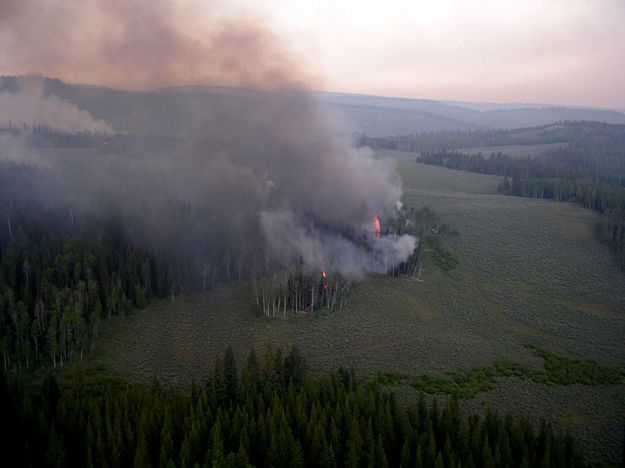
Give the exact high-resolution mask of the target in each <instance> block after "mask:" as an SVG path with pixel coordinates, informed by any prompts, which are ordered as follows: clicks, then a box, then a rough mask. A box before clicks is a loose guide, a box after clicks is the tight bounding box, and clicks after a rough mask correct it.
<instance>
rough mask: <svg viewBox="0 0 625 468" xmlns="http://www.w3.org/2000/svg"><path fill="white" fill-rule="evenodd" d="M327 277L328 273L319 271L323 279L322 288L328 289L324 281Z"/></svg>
mask: <svg viewBox="0 0 625 468" xmlns="http://www.w3.org/2000/svg"><path fill="white" fill-rule="evenodd" d="M327 277H328V275H327V274H326V272H325V271H322V272H321V278H322V281H323V289H328V282H327V281H326V279H327Z"/></svg>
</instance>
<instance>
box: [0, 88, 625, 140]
mask: <svg viewBox="0 0 625 468" xmlns="http://www.w3.org/2000/svg"><path fill="white" fill-rule="evenodd" d="M3 82H6V83H8V81H7V80H3ZM6 83H4V84H6ZM4 84H3V83H0V91H1V90H2V89H3V87H4V89H6V90H12V89H11V87H10V86H9V87H7V86H4ZM45 87H46V90H47V92H52V93H54V94H57V95H58V96H60V97H62V98H64V99H67V100H69V101H71V102H73V103H75V104H76V105H77V106H78V107H79V108H80V109H83V110H86V111H88V112H89V113H90V114H91V115H92V116H93V117H94V118H96V119H103V120H105V121H106V122H108V123H109V124H110V125H112V126H113V127H114V128H115V129H117V130H123V131H128V132H141V133H145V132H154V133H168V134H172V133H176V134H177V133H180V132H184V131H185V129H188V128H190V127H189V126H191V127H193V126H197V125H203V126H204V127H209V128H214V129H215V132H216V133H217V134H220V135H221V136H223V135H222V134H221V133H220V132H223V131H225V129H220V120H221V119H220V117H219V114H220V112H222V111H223V109H228V111H229V112H232V111H236V110H237V109H238V108H239V107H240V108H241V109H242V108H244V107H245V106H244V105H243V104H244V103H245V101H246V100H248V99H263V97H262V96H263V93H262V92H259V91H251V90H245V89H239V88H220V87H204V86H194V87H179V88H166V89H159V90H154V91H145V92H138V91H122V90H115V89H110V88H103V87H97V86H84V85H73V84H68V83H64V82H62V81H60V80H56V79H46V80H45ZM313 96H314V98H315V99H316V100H317V102H318V103H319V108H320V110H321V111H322V112H323V113H325V114H327V115H328V116H330V117H331V118H332V119H334V120H336V121H338V122H346V123H347V124H348V128H349V130H350V131H353V132H356V133H366V134H367V135H370V136H388V135H398V134H404V135H405V134H414V133H421V132H430V131H437V130H466V129H474V128H496V129H502V128H519V127H533V126H539V125H546V124H550V123H553V122H558V121H565V120H587V121H601V122H607V123H616V124H625V113H623V112H619V111H613V110H601V109H587V108H574V107H557V106H545V107H540V105H538V104H528V105H527V107H521V105H519V104H513V105H510V108H505V107H502V105H497V104H487V103H466V104H465V103H456V102H453V103H452V102H443V101H432V100H426V99H406V98H391V97H381V96H369V95H362V94H345V93H331V92H317V93H314V95H313ZM146 110H147V111H148V113H149V115H151V119H149V122H146V119H145V118H143V117H144V116H145V114H146ZM139 116H141V117H142V118H138V117H139Z"/></svg>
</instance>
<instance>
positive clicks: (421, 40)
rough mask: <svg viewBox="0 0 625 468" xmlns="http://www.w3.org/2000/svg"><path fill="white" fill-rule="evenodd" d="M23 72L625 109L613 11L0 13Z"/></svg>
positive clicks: (251, 2) (369, 5)
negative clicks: (295, 86) (304, 85)
mask: <svg viewBox="0 0 625 468" xmlns="http://www.w3.org/2000/svg"><path fill="white" fill-rule="evenodd" d="M293 55H295V57H296V58H295V59H294V60H293ZM28 72H40V73H42V74H45V75H51V76H56V77H59V78H62V79H67V80H68V81H78V82H86V83H95V84H104V85H108V86H121V87H129V88H145V87H156V86H165V85H176V84H230V85H241V86H259V87H272V86H273V87H280V86H282V85H283V84H289V83H291V84H297V83H305V84H306V87H307V88H308V89H310V88H321V89H326V90H334V91H346V92H356V93H370V94H381V95H389V96H406V97H418V98H431V99H447V100H465V101H493V102H540V103H556V104H571V105H589V106H603V107H612V108H620V109H625V0H515V1H512V0H427V1H426V0H377V1H374V0H127V1H126V0H80V1H70V0H0V73H18V74H19V73H28ZM311 76H312V77H313V78H312V79H310V77H311ZM285 78H288V79H285Z"/></svg>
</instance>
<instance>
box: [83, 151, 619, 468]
mask: <svg viewBox="0 0 625 468" xmlns="http://www.w3.org/2000/svg"><path fill="white" fill-rule="evenodd" d="M380 155H381V156H390V157H393V158H395V159H396V160H397V164H398V169H399V172H400V173H401V175H402V177H403V180H404V186H405V188H404V201H405V203H406V204H407V205H408V206H415V207H417V208H420V207H423V206H429V207H430V208H432V209H434V210H435V211H436V213H437V214H438V215H439V216H440V217H441V219H442V221H444V222H445V223H447V224H450V225H451V227H452V228H454V229H457V231H458V233H459V234H458V235H457V236H451V237H445V238H444V239H443V241H444V243H445V245H446V247H447V249H448V250H449V251H450V252H451V253H452V255H453V256H454V257H455V258H457V259H458V261H459V263H458V266H457V267H456V268H454V269H452V270H451V271H449V272H444V271H443V270H441V269H440V268H438V267H437V266H435V265H434V263H433V262H431V261H430V262H428V261H427V259H426V264H425V271H424V275H423V282H417V281H413V280H408V279H401V278H391V277H373V278H370V279H369V280H368V281H365V282H363V283H360V284H357V285H354V287H353V288H352V290H351V293H350V305H349V307H348V308H347V309H346V310H344V311H343V312H340V313H333V314H328V315H322V316H298V317H291V318H287V319H286V320H283V319H275V320H267V319H260V318H256V317H254V315H253V314H252V311H251V309H250V307H249V301H248V300H247V297H248V289H247V286H246V285H242V284H230V285H221V286H219V287H218V288H216V289H215V290H214V291H212V292H211V293H210V294H206V295H201V296H192V297H180V298H176V301H175V303H173V304H172V303H171V302H169V301H160V302H155V303H153V304H151V305H150V306H149V307H148V308H147V309H146V310H143V311H139V312H137V313H135V314H133V315H131V316H129V317H117V318H114V319H112V320H110V321H109V322H108V323H107V326H106V330H105V331H104V333H103V337H102V339H101V340H100V341H99V344H98V347H97V350H96V353H95V354H94V355H93V356H92V358H91V359H90V367H91V369H93V370H94V371H97V372H98V373H103V374H107V375H115V376H125V377H131V378H133V379H137V380H146V379H149V378H150V377H151V376H154V375H155V376H157V377H159V378H160V379H162V380H163V381H166V382H177V383H181V384H185V383H188V382H189V380H190V379H196V380H198V381H201V380H202V379H203V376H204V375H205V373H206V370H207V369H208V368H210V367H211V366H212V360H213V356H214V355H215V353H218V352H222V351H223V350H224V348H225V347H226V346H227V345H228V344H232V345H233V346H234V347H235V349H236V350H238V352H239V353H240V354H241V355H242V354H244V353H246V352H247V351H248V350H249V348H250V346H251V345H254V346H255V347H256V348H262V347H263V346H264V345H265V344H267V343H272V344H274V345H281V346H282V347H283V348H284V347H287V346H290V345H291V344H293V343H296V344H297V345H298V346H299V347H300V349H301V350H302V352H303V354H304V355H305V356H306V357H307V359H308V361H309V364H310V366H311V367H312V368H313V370H314V371H318V372H321V371H323V370H327V369H331V368H335V367H337V366H340V365H343V366H349V367H354V368H356V369H357V370H359V371H361V372H363V373H374V372H378V371H379V372H389V371H393V372H403V373H406V374H408V375H411V376H418V375H420V374H424V373H428V374H434V375H441V374H444V373H445V372H447V371H454V372H468V371H470V370H471V369H473V368H475V367H479V366H488V365H492V364H494V363H497V362H501V361H507V362H513V363H518V364H521V365H523V366H525V367H527V368H536V369H537V368H539V367H540V366H541V365H542V360H541V359H540V358H538V357H537V356H536V355H535V354H534V353H532V352H531V350H529V349H528V348H527V345H534V346H537V347H539V348H543V349H547V350H551V351H555V352H558V353H560V354H562V355H567V356H570V357H576V358H584V359H594V360H596V361H598V362H600V363H602V364H610V365H613V366H618V367H620V368H625V275H623V274H622V273H621V272H619V270H618V269H617V267H616V265H615V264H614V260H613V257H612V255H611V253H610V251H609V250H608V249H607V247H604V246H602V245H600V244H599V243H598V242H597V241H595V240H594V239H593V237H592V225H593V223H594V221H595V219H596V214H595V213H593V212H591V211H587V210H583V209H581V208H579V207H577V206H573V205H568V204H557V203H553V202H548V201H543V200H537V199H525V198H515V197H506V196H502V195H498V194H497V193H496V188H497V184H498V182H499V178H498V177H494V176H484V175H480V174H473V173H466V172H459V171H453V170H449V169H444V168H439V167H434V166H427V165H421V164H417V163H415V162H414V158H415V155H414V153H396V152H391V151H384V152H381V154H380ZM426 254H427V253H426ZM498 382H499V385H498V386H497V387H496V388H494V389H491V390H488V391H485V392H482V393H478V394H477V395H476V396H475V397H473V398H471V399H468V400H466V401H465V402H464V405H465V406H467V407H469V408H471V409H475V410H480V411H481V410H482V409H483V408H485V407H487V406H492V407H493V408H496V409H498V410H500V411H505V410H508V409H510V410H513V411H514V412H516V413H520V412H528V413H530V414H531V416H532V418H533V419H539V418H540V417H545V418H547V419H550V420H553V421H554V422H555V423H556V427H559V428H563V427H570V428H571V429H572V431H573V432H574V433H575V434H576V435H577V436H578V437H579V438H580V439H581V440H582V442H583V446H584V448H585V449H586V451H587V452H588V453H589V454H591V455H593V456H594V457H597V458H603V459H607V460H611V461H613V462H614V461H617V460H619V457H620V448H621V444H622V439H623V426H624V423H625V420H624V419H623V418H624V416H623V415H625V398H624V397H623V395H625V385H622V384H621V385H611V386H597V387H595V386H584V385H577V384H576V385H572V386H557V385H546V384H539V383H535V382H530V381H524V380H520V379H517V378H514V377H508V378H501V379H499V380H498ZM407 391H408V392H410V391H412V392H415V391H414V390H412V389H410V390H407Z"/></svg>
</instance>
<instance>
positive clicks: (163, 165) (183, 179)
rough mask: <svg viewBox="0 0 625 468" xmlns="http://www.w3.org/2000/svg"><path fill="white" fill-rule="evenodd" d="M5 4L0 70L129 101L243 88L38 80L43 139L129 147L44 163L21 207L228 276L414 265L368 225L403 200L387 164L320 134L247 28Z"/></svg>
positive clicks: (100, 9)
mask: <svg viewBox="0 0 625 468" xmlns="http://www.w3.org/2000/svg"><path fill="white" fill-rule="evenodd" d="M0 1H1V3H0V5H2V9H3V13H4V14H3V15H1V17H2V19H1V20H0V31H1V32H0V43H1V44H3V45H0V53H1V54H2V55H1V56H2V57H3V58H0V70H1V69H5V70H6V68H7V67H12V70H17V71H26V70H28V69H33V68H34V69H36V70H37V71H40V72H43V73H45V74H49V75H50V74H53V75H57V76H60V77H61V78H65V79H71V80H76V81H81V82H89V83H96V84H100V85H102V84H104V85H111V86H118V87H122V88H126V89H128V88H146V87H152V86H163V85H168V86H175V85H184V84H190V83H194V84H213V85H214V84H218V85H229V86H245V87H247V88H251V89H248V90H243V89H223V88H222V89H219V88H197V87H193V88H177V89H164V90H156V91H149V92H141V93H122V92H119V91H113V90H107V89H98V88H96V89H94V88H85V87H81V88H71V87H62V86H61V87H59V86H57V87H56V88H55V87H54V86H52V85H53V84H54V83H53V82H47V83H48V86H47V88H46V90H45V91H44V92H42V93H40V94H37V96H38V98H37V99H39V100H40V101H41V100H43V101H52V102H55V103H57V104H59V113H58V116H57V118H58V120H56V121H55V120H54V118H55V117H54V115H53V116H52V117H51V119H52V121H50V119H48V120H47V121H46V123H47V124H48V125H50V126H52V127H57V128H78V127H80V128H85V129H91V130H101V129H103V128H104V127H103V126H107V127H108V128H111V129H113V130H114V131H116V132H129V134H126V133H124V134H121V135H120V134H117V135H111V136H110V138H108V137H106V138H104V137H103V138H102V139H97V138H96V139H94V141H96V144H94V145H92V147H91V148H89V149H85V150H84V151H68V150H65V149H63V148H57V149H54V150H46V151H39V153H38V156H39V158H40V160H41V164H42V165H43V166H45V167H48V168H50V167H52V168H53V169H52V170H50V169H47V170H46V172H45V177H46V180H45V182H41V181H38V182H37V183H33V184H31V186H30V190H31V193H30V196H31V197H33V198H36V199H38V200H42V201H45V202H46V203H51V204H54V205H55V206H78V207H79V208H81V209H84V210H85V211H87V212H89V211H93V210H97V211H98V212H102V211H104V212H111V213H114V214H115V215H116V216H119V217H122V218H123V219H125V220H126V223H127V224H128V226H129V231H131V232H133V233H134V234H133V235H135V236H137V237H140V238H141V239H142V240H145V241H147V242H151V243H155V244H157V245H161V246H165V247H167V248H175V249H178V250H185V251H186V252H187V253H189V254H190V255H191V256H192V257H193V258H194V260H195V261H196V262H197V263H198V268H199V269H204V270H206V268H207V266H208V267H210V268H212V269H213V271H215V269H219V271H220V272H221V273H220V274H224V275H225V273H224V272H225V271H227V276H229V277H230V276H231V270H234V269H237V268H238V270H239V275H241V269H243V270H246V269H253V270H256V271H257V270H258V269H259V268H261V269H262V268H263V265H265V266H266V265H268V264H269V263H273V264H278V265H282V266H284V267H287V268H288V265H293V264H298V265H299V266H300V267H302V268H303V270H304V271H305V272H307V273H310V274H319V272H320V271H328V272H337V273H340V274H341V275H343V276H344V277H347V278H359V277H362V275H363V274H364V273H365V272H368V271H374V272H383V271H386V270H388V269H390V268H392V267H393V266H395V265H397V264H398V263H400V262H402V261H404V260H406V259H407V258H408V257H409V256H410V254H411V253H412V252H413V250H414V248H415V244H416V239H414V238H413V237H411V236H401V237H398V236H382V237H381V238H380V239H377V237H376V232H375V225H374V222H373V221H374V219H375V217H376V216H380V217H381V218H382V220H385V219H389V218H391V217H393V216H394V215H395V213H396V210H397V208H396V206H397V202H398V200H399V199H400V196H401V190H400V182H399V179H398V177H397V175H396V174H395V171H394V168H393V165H392V164H391V163H390V162H389V161H385V160H379V159H375V158H374V157H373V155H372V154H371V153H370V152H369V151H368V150H365V149H354V148H351V147H350V141H349V139H347V138H344V137H341V136H337V135H340V132H336V131H334V129H331V128H329V127H328V124H327V123H326V122H325V120H324V119H323V117H322V116H320V115H319V113H318V112H317V108H316V107H315V105H314V101H313V100H312V98H311V97H310V96H309V95H308V94H307V93H306V92H305V89H308V88H310V87H311V86H312V84H311V81H310V80H309V78H307V77H308V76H309V75H310V74H309V73H307V72H306V71H302V70H304V69H303V68H302V67H301V66H299V65H297V62H296V61H295V60H293V58H292V57H291V56H290V54H289V53H288V52H287V51H285V49H284V48H283V47H282V46H281V44H280V42H279V41H278V39H277V36H275V35H274V34H273V33H271V32H269V31H267V30H266V29H264V28H263V27H262V26H261V25H259V24H258V23H256V22H253V21H251V20H250V19H249V18H250V17H249V16H247V17H245V18H246V19H244V20H236V21H234V20H232V19H223V16H222V13H221V12H219V14H217V15H216V16H217V17H219V21H217V20H216V21H213V22H208V23H207V24H198V22H195V21H193V22H192V21H191V20H190V18H192V16H189V15H188V12H187V16H184V15H182V13H181V10H180V8H182V7H181V6H180V5H185V7H186V8H190V9H193V8H196V7H197V5H193V4H188V3H185V4H176V5H178V6H177V7H174V6H173V5H174V4H170V3H163V2H147V1H138V2H122V1H115V0H113V1H111V0H108V1H98V0H87V1H85V2H80V3H78V2H64V1H54V0H53V1H45V2H44V1H39V2H36V1H6V0H4V1H2V0H0ZM198 17H200V18H201V17H202V15H199V16H198ZM199 23H202V22H201V21H199ZM68 24H69V25H76V27H75V28H74V29H70V30H65V29H64V28H65V27H66V25H68ZM44 25H47V26H46V27H43V26H44ZM52 37H55V40H54V41H53V40H51V39H52ZM6 71H9V70H6ZM55 93H58V94H59V95H62V96H58V95H56V94H55ZM5 94H7V96H4V95H5ZM8 94H11V96H8ZM28 95H29V94H28V89H27V88H24V87H22V86H20V89H19V90H13V91H12V92H11V93H2V96H4V99H7V102H12V101H11V100H19V99H23V96H28ZM69 100H73V104H69V103H68V101H69ZM7 108H8V107H7ZM78 108H80V110H78ZM68 109H73V110H75V111H76V112H74V113H73V114H72V115H74V117H76V118H79V119H80V122H76V121H74V120H70V121H68V120H67V117H66V115H67V112H63V110H68ZM87 112H89V114H88V113H87ZM3 116H4V118H5V119H6V118H7V117H10V115H9V116H5V115H4V114H3ZM24 118H26V117H25V116H22V117H21V119H24ZM102 119H104V120H105V121H106V124H104V123H103V122H102ZM31 151H32V149H31ZM3 153H6V151H4V152H3ZM86 155H88V157H86ZM31 161H32V158H31ZM241 265H244V266H243V267H242V266H241ZM249 265H252V267H250V266H249ZM259 265H260V266H259ZM247 273H250V274H255V273H254V272H249V271H248V272H247Z"/></svg>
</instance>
